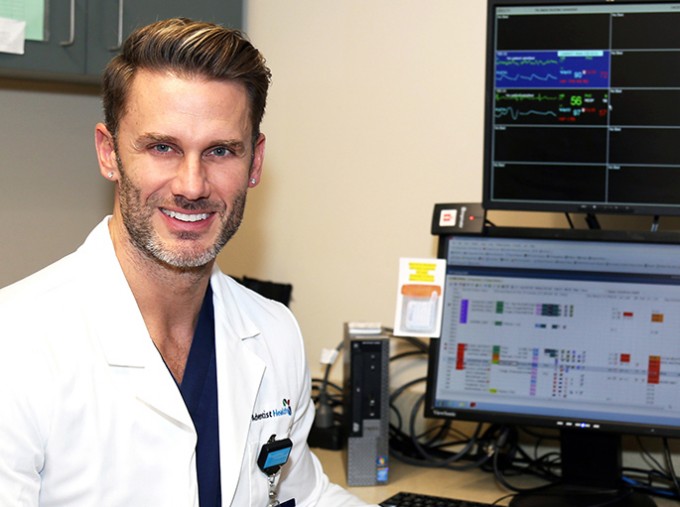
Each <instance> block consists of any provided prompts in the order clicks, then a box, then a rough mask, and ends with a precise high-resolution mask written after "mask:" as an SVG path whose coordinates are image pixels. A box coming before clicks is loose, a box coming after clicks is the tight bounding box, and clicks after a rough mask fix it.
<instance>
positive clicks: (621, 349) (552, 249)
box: [426, 229, 680, 505]
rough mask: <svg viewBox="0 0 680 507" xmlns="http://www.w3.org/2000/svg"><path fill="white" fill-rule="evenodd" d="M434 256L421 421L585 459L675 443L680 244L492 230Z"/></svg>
mask: <svg viewBox="0 0 680 507" xmlns="http://www.w3.org/2000/svg"><path fill="white" fill-rule="evenodd" d="M439 249H440V252H439V254H440V257H442V258H444V259H446V264H447V268H446V284H445V291H444V313H443V317H442V319H443V320H442V332H441V337H440V338H438V339H432V340H431V354H430V362H429V367H428V381H427V402H426V413H427V415H428V416H430V417H446V418H456V419H461V420H471V421H486V422H492V423H500V424H519V425H529V426H543V427H551V428H557V429H559V430H562V432H563V434H564V435H577V436H578V435H588V436H589V438H591V437H593V435H594V438H595V441H594V442H593V443H592V445H594V446H596V445H597V441H598V439H599V438H600V435H601V436H602V437H603V438H605V437H607V438H608V437H609V436H610V435H614V436H615V437H619V436H620V435H622V434H637V435H658V436H668V437H678V436H680V396H678V393H680V239H678V238H675V240H671V239H669V238H668V236H664V237H662V236H659V235H658V234H657V235H656V236H654V235H653V233H645V234H635V235H631V234H629V233H613V232H605V231H588V230H583V231H577V230H552V231H548V230H544V229H509V230H502V229H499V230H494V229H490V230H487V231H486V232H484V233H481V234H470V235H451V236H442V237H441V238H440V245H439ZM581 445H582V444H581ZM588 446H591V444H590V443H589V444H588ZM573 448H578V445H574V447H573ZM607 452H608V451H607ZM614 452H617V453H620V449H618V448H617V449H615V450H614ZM611 459H612V460H613V461H612V462H616V460H617V459H618V458H617V457H616V456H612V457H611ZM579 466H580V465H579ZM577 468H578V467H577ZM551 505H553V504H551ZM554 505H558V504H554Z"/></svg>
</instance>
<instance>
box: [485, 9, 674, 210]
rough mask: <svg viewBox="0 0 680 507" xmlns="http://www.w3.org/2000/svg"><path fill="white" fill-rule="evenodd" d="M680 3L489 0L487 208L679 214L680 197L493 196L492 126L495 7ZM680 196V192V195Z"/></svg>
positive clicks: (486, 83)
mask: <svg viewBox="0 0 680 507" xmlns="http://www.w3.org/2000/svg"><path fill="white" fill-rule="evenodd" d="M673 3H676V4H680V1H678V0H487V19H486V27H487V32H486V35H487V36H486V51H485V52H486V55H485V58H486V61H485V67H484V68H485V85H484V89H485V91H484V135H483V166H482V167H483V169H482V173H483V180H482V204H483V206H484V209H486V210H489V211H492V210H499V211H530V212H559V213H585V214H589V215H598V214H604V215H640V216H680V197H679V198H678V203H677V204H675V205H671V204H649V203H629V204H624V203H620V204H604V203H600V202H573V203H572V202H564V201H556V200H549V199H546V200H541V201H538V200H523V201H510V200H499V199H496V198H493V197H492V195H491V192H492V181H491V180H492V172H493V153H492V151H493V146H492V142H493V139H492V129H493V126H494V114H495V108H494V99H493V98H494V96H495V52H494V50H493V48H494V39H495V23H494V20H495V17H494V15H495V9H496V8H498V7H512V6H537V5H546V6H558V5H567V6H568V5H612V4H673ZM679 195H680V194H679Z"/></svg>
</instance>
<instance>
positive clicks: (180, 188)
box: [172, 155, 210, 201]
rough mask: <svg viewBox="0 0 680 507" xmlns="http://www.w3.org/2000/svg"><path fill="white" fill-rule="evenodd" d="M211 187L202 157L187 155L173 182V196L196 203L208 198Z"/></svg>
mask: <svg viewBox="0 0 680 507" xmlns="http://www.w3.org/2000/svg"><path fill="white" fill-rule="evenodd" d="M209 187H210V185H209V183H208V178H207V173H206V168H205V167H204V165H203V164H202V161H201V157H200V156H191V155H185V156H184V157H183V158H182V161H181V163H180V165H179V167H178V169H177V174H176V175H175V178H174V180H173V185H172V191H173V194H175V195H181V196H184V197H186V198H187V199H189V200H192V201H194V200H197V199H201V198H204V197H207V196H208V193H209V190H210V188H209Z"/></svg>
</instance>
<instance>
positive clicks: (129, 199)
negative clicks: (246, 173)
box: [118, 159, 246, 270]
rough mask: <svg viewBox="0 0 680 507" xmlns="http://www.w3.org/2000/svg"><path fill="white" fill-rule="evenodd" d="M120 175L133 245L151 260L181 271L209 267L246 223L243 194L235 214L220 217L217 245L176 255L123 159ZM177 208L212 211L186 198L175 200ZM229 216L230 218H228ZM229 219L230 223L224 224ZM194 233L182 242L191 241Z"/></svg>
mask: <svg viewBox="0 0 680 507" xmlns="http://www.w3.org/2000/svg"><path fill="white" fill-rule="evenodd" d="M118 170H119V173H120V190H119V196H120V210H121V215H122V218H123V224H124V225H125V228H126V229H127V232H128V235H129V237H130V239H131V241H132V243H133V245H134V246H135V247H136V248H137V249H138V250H139V251H140V252H142V253H143V254H144V255H145V256H147V257H148V258H150V259H152V260H154V261H157V262H160V263H162V264H165V265H168V266H172V267H174V268H177V269H180V270H190V269H195V268H200V267H203V266H206V265H207V264H209V263H210V262H212V261H214V260H215V258H216V257H217V254H218V253H219V252H220V251H221V250H222V248H223V247H224V245H226V244H227V243H228V242H229V240H230V239H231V238H232V237H233V236H234V234H236V231H238V228H239V227H240V225H241V221H242V220H243V212H244V210H245V205H246V191H245V190H243V191H241V192H240V193H239V194H238V195H237V196H236V197H235V199H234V202H233V204H232V207H231V210H229V209H226V208H225V209H224V210H222V211H221V212H220V213H219V218H220V220H221V221H222V224H223V225H222V230H221V231H220V233H219V235H218V237H217V239H216V240H215V242H214V243H213V244H212V245H211V246H210V247H208V248H207V249H205V250H203V251H198V252H196V251H179V250H176V251H173V250H171V249H169V248H167V247H166V245H164V244H163V242H162V241H161V239H160V238H159V237H158V234H157V233H156V231H155V230H154V229H153V226H152V225H151V219H152V216H153V214H154V212H155V209H156V208H155V207H153V206H150V207H147V208H146V209H145V208H144V206H142V203H141V192H140V190H139V188H137V187H135V186H134V185H133V184H132V182H131V181H130V179H129V178H128V177H127V175H126V173H125V171H124V169H123V166H122V164H121V161H120V159H119V160H118ZM175 205H176V206H178V207H180V208H182V209H185V210H194V211H195V210H201V209H207V208H208V207H209V202H208V201H206V200H198V201H190V200H187V199H186V198H184V197H182V196H176V197H175ZM227 213H228V214H227ZM225 215H226V221H225V220H224V218H225ZM191 238H192V234H191V233H187V234H186V235H184V236H181V237H180V239H186V240H190V239H191Z"/></svg>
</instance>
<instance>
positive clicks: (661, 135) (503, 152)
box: [483, 0, 680, 215]
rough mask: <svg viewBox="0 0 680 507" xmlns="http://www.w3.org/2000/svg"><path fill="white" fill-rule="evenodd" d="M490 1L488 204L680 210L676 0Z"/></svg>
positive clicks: (679, 19) (679, 7)
mask: <svg viewBox="0 0 680 507" xmlns="http://www.w3.org/2000/svg"><path fill="white" fill-rule="evenodd" d="M488 5H489V7H488V40H487V69H486V77H487V84H486V95H485V103H486V104H485V105H486V110H485V139H484V144H485V148H484V152H485V154H484V193H483V202H484V206H485V208H486V209H508V210H513V209H514V210H535V211H564V212H586V213H609V214H618V213H631V214H646V215H680V150H679V149H678V148H677V147H678V146H680V73H678V72H677V69H678V68H680V38H679V37H678V36H677V27H678V26H680V1H675V2H664V1H651V2H647V1H644V0H633V1H629V0H618V1H616V2H613V1H605V0H577V1H574V0H565V1H559V0H552V1H551V0H488Z"/></svg>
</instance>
